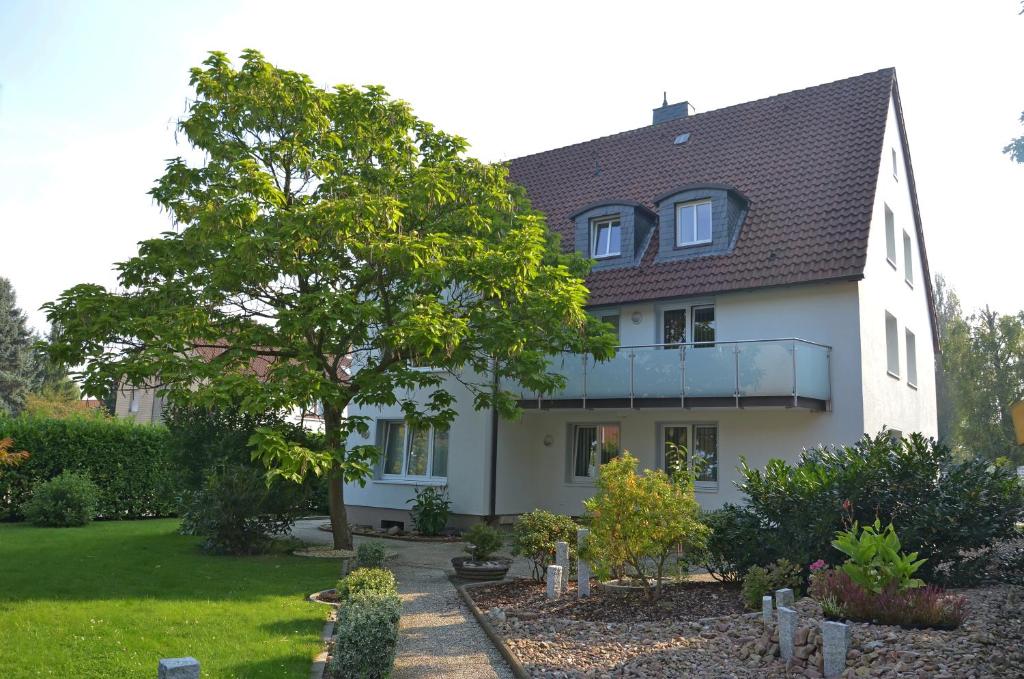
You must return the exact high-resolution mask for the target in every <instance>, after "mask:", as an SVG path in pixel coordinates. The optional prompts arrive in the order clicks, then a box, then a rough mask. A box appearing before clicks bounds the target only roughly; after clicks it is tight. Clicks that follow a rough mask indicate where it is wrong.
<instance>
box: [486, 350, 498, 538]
mask: <svg viewBox="0 0 1024 679" xmlns="http://www.w3.org/2000/svg"><path fill="white" fill-rule="evenodd" d="M491 389H492V395H494V396H497V394H498V370H497V366H495V369H494V380H493V383H492V385H491ZM499 419H501V418H500V417H499V416H498V408H497V407H495V406H494V405H492V406H491V484H490V508H489V509H490V511H489V514H488V517H487V522H488V523H490V524H493V523H495V522H497V520H498V516H497V500H496V498H497V490H498V420H499Z"/></svg>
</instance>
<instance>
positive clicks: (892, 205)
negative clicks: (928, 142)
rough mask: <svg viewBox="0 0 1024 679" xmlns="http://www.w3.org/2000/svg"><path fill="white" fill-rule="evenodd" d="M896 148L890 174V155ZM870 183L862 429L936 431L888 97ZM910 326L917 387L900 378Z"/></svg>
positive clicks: (919, 272)
mask: <svg viewBox="0 0 1024 679" xmlns="http://www.w3.org/2000/svg"><path fill="white" fill-rule="evenodd" d="M894 151H895V153H896V173H895V175H894V173H893V169H892V168H893V163H892V154H893V152H894ZM880 163H881V164H880V166H879V167H880V169H879V173H878V187H877V189H876V191H875V204H874V209H873V212H872V219H871V233H870V237H869V238H868V251H867V263H866V264H865V266H864V279H863V280H862V281H861V282H860V327H861V344H862V346H863V348H864V351H863V353H864V356H863V360H862V361H861V364H860V368H861V371H862V375H863V377H862V380H863V385H864V388H863V402H864V428H865V431H867V432H872V433H873V432H877V431H878V430H879V429H881V428H882V427H883V426H887V427H891V428H893V429H897V430H899V431H901V432H903V433H910V432H921V433H923V434H926V435H928V436H936V435H937V433H938V419H937V417H938V416H937V405H936V401H935V351H934V344H933V340H932V337H933V332H932V316H931V307H930V306H929V302H928V296H927V295H928V293H927V288H926V286H925V273H924V266H923V259H922V258H921V244H920V242H919V240H918V237H917V229H916V227H915V224H914V213H913V207H912V205H911V198H910V187H909V184H908V181H907V169H906V167H907V166H906V159H905V157H904V154H903V144H902V140H901V139H900V132H899V125H898V122H897V118H896V110H895V106H894V105H893V103H892V102H891V101H890V103H889V118H888V123H887V125H886V132H885V140H884V143H883V145H882V157H881V159H880ZM886 206H888V207H889V209H890V210H891V211H892V213H893V218H894V222H895V244H896V256H895V265H893V264H891V263H890V262H889V261H888V259H887V247H886V224H885V208H886ZM904 232H906V233H907V234H908V235H909V236H910V242H911V262H912V273H913V286H910V285H908V284H907V283H906V281H905V271H904V242H903V234H904ZM886 312H889V313H890V314H892V315H893V316H894V317H895V318H896V325H897V333H896V336H897V341H898V347H899V363H900V369H899V372H898V376H892V375H890V374H889V372H888V370H887V353H886V335H885V314H886ZM908 329H909V330H910V331H911V332H913V333H914V336H915V338H916V345H917V388H916V389H915V388H913V387H911V386H910V385H909V384H908V379H907V372H908V371H907V344H906V331H907V330H908Z"/></svg>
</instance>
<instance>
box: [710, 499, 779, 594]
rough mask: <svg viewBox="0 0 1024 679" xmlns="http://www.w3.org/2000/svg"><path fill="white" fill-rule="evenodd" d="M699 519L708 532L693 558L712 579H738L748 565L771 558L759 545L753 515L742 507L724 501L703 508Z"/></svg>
mask: <svg viewBox="0 0 1024 679" xmlns="http://www.w3.org/2000/svg"><path fill="white" fill-rule="evenodd" d="M701 521H702V522H703V523H704V524H705V525H707V527H708V528H710V529H711V535H710V536H708V543H707V547H706V548H705V549H704V550H703V551H702V552H701V553H700V554H699V555H698V559H697V561H698V562H699V563H700V564H701V565H702V566H704V568H705V569H707V571H708V573H709V574H710V575H711V577H713V578H715V579H716V580H720V581H722V582H739V581H740V580H742V579H743V573H745V572H746V571H747V570H748V569H749V568H750V567H751V566H756V565H758V564H761V563H768V562H769V561H771V559H770V558H768V554H767V553H766V552H765V549H764V547H763V545H762V541H761V537H762V532H761V526H760V523H759V522H758V520H757V517H756V516H754V515H753V514H752V513H751V512H749V511H747V510H746V509H744V508H743V507H737V506H736V505H731V504H727V505H725V506H724V507H722V508H721V509H716V510H713V511H709V512H704V513H703V514H701Z"/></svg>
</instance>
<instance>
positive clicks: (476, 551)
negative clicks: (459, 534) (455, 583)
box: [452, 523, 512, 580]
mask: <svg viewBox="0 0 1024 679" xmlns="http://www.w3.org/2000/svg"><path fill="white" fill-rule="evenodd" d="M463 538H464V539H465V540H466V543H467V544H466V552H467V553H468V554H469V556H457V557H455V558H454V559H452V567H453V568H454V569H455V574H456V575H458V576H459V577H460V578H465V579H467V580H501V579H502V578H504V577H505V574H506V573H508V568H509V566H511V565H512V559H509V558H508V557H504V556H494V553H495V552H497V551H498V550H499V549H501V544H502V543H501V535H500V534H499V533H498V531H497V530H495V529H494V528H491V527H490V526H488V525H487V524H483V523H480V524H477V525H475V526H473V527H472V528H471V529H469V530H468V531H466V533H465V535H463Z"/></svg>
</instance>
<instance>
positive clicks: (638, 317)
mask: <svg viewBox="0 0 1024 679" xmlns="http://www.w3.org/2000/svg"><path fill="white" fill-rule="evenodd" d="M630 319H631V320H632V321H633V325H640V321H642V320H644V315H643V314H642V313H640V312H639V311H634V312H633V315H632V316H630Z"/></svg>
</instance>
